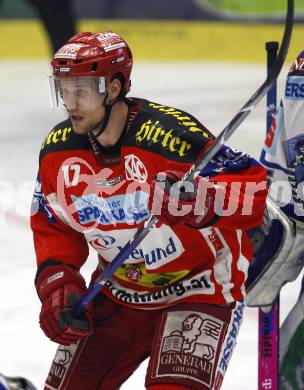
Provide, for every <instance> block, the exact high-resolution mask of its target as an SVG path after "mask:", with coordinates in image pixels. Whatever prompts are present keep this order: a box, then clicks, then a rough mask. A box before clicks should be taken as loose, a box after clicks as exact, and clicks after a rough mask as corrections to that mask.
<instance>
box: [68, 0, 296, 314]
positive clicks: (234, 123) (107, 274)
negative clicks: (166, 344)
mask: <svg viewBox="0 0 304 390" xmlns="http://www.w3.org/2000/svg"><path fill="white" fill-rule="evenodd" d="M287 4H288V6H287V16H286V24H285V31H284V35H283V39H282V44H281V48H280V52H279V54H278V59H277V62H276V66H275V67H274V69H273V71H272V72H271V74H270V75H269V76H268V77H267V78H266V80H265V81H264V83H263V84H262V85H261V86H260V87H259V88H258V89H257V91H256V92H255V93H254V94H253V95H252V96H251V98H250V99H249V100H248V101H247V103H246V104H245V105H244V106H243V107H242V108H241V109H240V111H239V112H238V113H237V114H236V115H235V116H234V117H233V119H232V120H231V121H230V122H229V123H228V125H227V126H226V127H225V128H224V129H223V130H222V131H221V133H220V134H219V136H218V137H217V138H216V140H215V141H214V142H213V144H212V145H211V146H210V147H209V148H208V149H207V151H206V153H205V154H204V155H203V156H202V157H201V158H200V159H198V160H197V161H196V162H195V163H194V164H193V165H192V166H191V168H190V169H189V171H188V172H187V173H186V174H185V175H184V177H183V178H182V180H181V181H180V182H179V187H182V185H183V182H184V181H186V180H188V181H193V178H194V176H195V174H196V173H197V172H200V171H201V170H202V169H203V168H204V167H205V166H206V165H207V164H208V162H209V161H210V160H211V159H212V157H213V156H214V155H215V154H216V153H217V152H218V151H219V150H220V148H221V147H222V146H223V145H224V143H225V142H226V141H227V140H228V138H230V137H231V135H232V134H233V133H234V131H235V130H236V129H237V128H238V127H239V126H240V124H241V123H242V122H243V121H244V120H245V119H246V118H247V116H248V115H249V114H250V113H251V112H252V111H253V109H254V108H255V107H256V105H257V104H258V103H259V102H260V100H261V99H262V98H263V97H264V96H265V95H266V93H267V91H268V89H269V88H270V87H271V85H272V84H273V82H274V81H275V80H276V79H277V77H278V75H279V73H280V71H281V69H282V66H283V63H284V61H285V58H286V55H287V51H288V47H289V42H290V38H291V33H292V27H293V14H294V0H287ZM156 222H157V217H156V216H151V217H150V219H149V220H148V221H146V223H145V225H144V227H142V228H141V229H139V230H138V231H137V233H136V234H135V236H134V237H133V239H132V240H131V241H129V242H128V243H127V244H126V245H125V246H124V247H123V248H122V249H121V251H120V253H119V254H118V255H117V256H116V257H115V258H114V259H113V260H112V262H111V263H110V265H109V266H108V267H107V268H106V269H105V270H104V271H103V272H102V274H101V275H100V276H99V278H98V279H97V280H96V282H95V284H94V285H93V286H91V287H90V288H89V289H88V291H87V292H86V294H85V295H84V296H83V297H82V298H81V299H80V300H79V301H78V302H77V303H76V305H75V310H76V312H81V311H82V310H83V308H84V307H85V305H86V304H88V303H89V302H90V301H91V300H92V299H93V298H94V296H95V295H96V294H97V293H98V292H99V291H100V289H101V288H102V287H103V286H104V285H105V284H106V282H107V280H108V279H110V278H111V277H112V276H113V274H114V273H115V271H116V270H117V269H118V268H119V267H120V266H121V265H122V264H123V263H124V262H125V260H126V259H127V258H128V257H129V256H130V255H131V254H132V252H133V251H134V249H135V248H136V247H137V246H138V245H139V244H140V243H141V241H142V240H143V239H144V238H145V237H146V236H147V234H148V233H149V232H150V231H151V229H153V227H154V226H155V223H156Z"/></svg>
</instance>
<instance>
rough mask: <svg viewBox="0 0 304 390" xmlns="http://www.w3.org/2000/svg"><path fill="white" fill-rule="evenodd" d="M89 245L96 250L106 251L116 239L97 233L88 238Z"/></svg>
mask: <svg viewBox="0 0 304 390" xmlns="http://www.w3.org/2000/svg"><path fill="white" fill-rule="evenodd" d="M90 244H91V245H92V246H93V247H94V248H95V249H97V250H99V249H100V250H106V249H110V248H113V247H114V245H115V244H116V239H115V238H114V237H112V236H106V235H102V234H101V233H97V234H95V235H92V236H90Z"/></svg>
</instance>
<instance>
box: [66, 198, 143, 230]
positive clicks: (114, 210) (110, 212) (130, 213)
mask: <svg viewBox="0 0 304 390" xmlns="http://www.w3.org/2000/svg"><path fill="white" fill-rule="evenodd" d="M147 199H148V194H147V193H146V192H143V191H136V192H134V193H131V194H126V195H116V196H111V197H108V198H100V197H99V196H97V195H96V194H89V195H84V196H80V197H76V196H72V200H73V203H74V205H75V207H76V210H77V212H78V217H79V222H80V223H81V224H86V223H90V222H98V223H99V224H101V225H110V224H114V225H115V224H117V223H128V224H136V223H140V222H141V221H143V220H145V219H148V218H149V216H150V212H149V210H148V209H147Z"/></svg>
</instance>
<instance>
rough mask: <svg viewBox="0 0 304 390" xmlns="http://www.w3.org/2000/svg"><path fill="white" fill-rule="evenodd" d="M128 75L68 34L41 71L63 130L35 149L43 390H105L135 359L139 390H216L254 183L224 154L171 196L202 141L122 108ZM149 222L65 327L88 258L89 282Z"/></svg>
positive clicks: (239, 307)
mask: <svg viewBox="0 0 304 390" xmlns="http://www.w3.org/2000/svg"><path fill="white" fill-rule="evenodd" d="M131 68H132V54H131V51H130V48H129V47H128V45H127V43H126V42H125V41H124V40H123V39H122V38H121V37H119V36H118V35H116V34H115V33H112V32H103V33H97V34H92V33H82V34H78V35H76V36H74V37H73V38H71V39H70V40H69V41H68V42H67V43H66V44H65V45H64V46H63V47H62V48H61V49H60V50H59V51H58V52H57V53H56V54H55V56H54V59H53V61H52V69H53V74H52V76H51V78H50V85H51V90H52V97H53V104H54V105H55V106H59V105H60V104H62V105H63V106H64V107H65V108H66V110H67V113H68V119H67V120H66V121H64V122H62V123H59V124H58V125H56V126H55V127H54V128H53V130H52V131H51V132H50V133H49V134H48V135H47V136H46V138H45V140H44V141H43V143H42V147H41V152H40V164H39V174H38V178H37V185H36V189H35V193H34V200H33V215H32V219H31V226H32V229H33V234H34V245H35V251H36V257H37V264H38V270H37V275H36V279H35V284H36V288H37V292H38V295H39V298H40V300H41V303H42V306H41V313H40V325H41V328H42V329H43V331H44V332H45V334H46V335H47V336H48V337H49V338H50V339H51V340H53V341H55V342H57V343H59V344H61V345H60V346H59V348H58V351H57V354H56V356H55V358H54V361H53V364H52V367H51V369H50V372H49V375H48V377H47V381H46V385H45V388H46V389H71V390H83V389H86V390H90V389H92V390H93V389H106V390H112V389H113V390H114V389H117V388H119V387H120V385H121V384H122V383H123V382H124V381H125V380H126V379H127V378H128V377H129V376H130V375H131V374H132V372H133V371H134V370H135V369H136V368H137V367H138V365H139V364H140V363H141V362H142V361H143V360H144V359H145V358H146V357H148V356H149V357H150V361H149V366H148V371H147V376H146V381H145V386H146V388H148V389H150V390H152V389H154V390H155V389H160V390H165V389H219V388H220V386H221V384H222V381H223V377H224V374H225V371H226V369H227V365H228V362H229V359H230V357H231V354H232V351H233V348H234V345H235V342H236V337H237V333H238V330H239V327H240V324H241V322H242V311H243V306H244V303H243V299H244V296H245V292H244V283H245V280H246V276H247V269H248V265H249V263H250V261H251V258H252V248H251V242H250V239H249V238H248V236H247V234H246V229H248V228H250V227H253V226H257V225H259V224H261V220H262V217H263V214H264V208H265V199H266V193H267V189H266V183H265V170H264V168H262V167H261V165H260V164H259V163H257V162H256V161H255V160H253V159H252V158H251V157H250V156H248V155H246V154H244V153H241V152H239V151H236V150H232V149H231V148H228V147H226V146H224V147H222V149H221V150H220V152H219V153H218V154H217V155H216V156H215V157H214V158H213V159H212V160H211V161H210V162H209V163H208V165H207V166H206V167H205V168H204V169H203V171H202V172H201V173H200V175H198V176H197V177H196V179H195V182H194V183H185V186H184V187H183V189H184V191H179V193H178V191H176V188H177V187H176V185H175V183H176V182H177V181H178V180H179V179H180V178H181V177H182V175H183V174H184V173H185V172H186V171H187V170H188V169H189V168H190V167H191V165H192V164H193V162H194V161H195V160H196V159H197V158H198V156H201V155H202V154H203V153H204V151H205V150H206V147H207V146H209V145H210V143H212V142H213V140H214V137H213V135H212V134H211V133H210V132H209V131H208V130H207V129H206V128H205V127H204V126H203V125H202V124H201V123H199V122H198V121H197V120H196V119H195V118H194V117H193V116H192V115H190V114H188V113H186V112H184V111H182V110H178V109H175V108H172V107H168V106H166V105H163V104H159V103H154V102H150V101H148V100H144V99H138V98H128V97H126V94H127V93H128V92H129V89H130V73H131ZM174 190H175V191H174ZM151 213H153V214H156V215H157V217H158V222H157V225H156V226H155V228H154V229H152V231H151V232H150V233H149V234H148V236H147V237H146V238H145V239H144V240H143V241H142V243H141V244H140V245H139V246H138V247H137V248H136V249H135V250H134V251H133V252H132V254H131V255H130V256H129V258H128V259H127V260H126V262H125V264H123V265H122V266H121V267H119V268H118V269H117V270H116V272H115V274H114V276H113V277H112V278H111V280H108V282H107V284H106V286H105V287H104V288H103V289H102V291H101V292H100V293H99V294H98V295H97V296H96V297H95V298H94V299H93V302H92V303H90V304H88V305H87V306H86V309H85V310H84V312H83V313H82V315H80V316H79V315H76V314H75V312H74V311H73V305H74V304H75V302H76V301H77V300H78V299H79V298H80V297H81V296H82V295H83V294H84V292H85V291H86V284H85V281H84V279H83V277H82V276H81V274H80V268H81V266H82V265H83V264H84V263H85V261H86V259H87V256H88V245H91V246H92V247H93V248H94V249H95V250H96V252H97V253H98V258H99V264H98V269H97V270H96V272H95V273H94V274H93V275H92V281H94V280H95V279H96V278H97V276H98V275H99V273H100V272H101V271H102V270H103V269H104V268H105V267H107V265H108V264H109V263H110V262H111V261H112V260H113V258H114V257H115V256H116V255H117V254H118V253H119V251H120V250H121V248H122V247H124V245H125V244H126V243H127V242H128V241H129V240H130V239H131V238H132V237H133V236H134V234H135V233H136V232H137V231H138V229H139V228H140V227H142V226H143V224H144V222H145V221H146V220H147V219H148V218H149V217H150V215H151ZM151 309H152V310H151Z"/></svg>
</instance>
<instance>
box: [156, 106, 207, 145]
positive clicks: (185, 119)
mask: <svg viewBox="0 0 304 390" xmlns="http://www.w3.org/2000/svg"><path fill="white" fill-rule="evenodd" d="M149 106H150V107H153V108H155V109H157V110H158V111H160V112H162V113H164V114H165V115H170V116H173V117H174V118H176V119H177V121H178V122H179V123H180V124H181V125H183V126H185V127H187V128H188V130H189V131H191V132H192V133H201V135H202V136H203V138H206V140H211V139H213V137H212V136H211V134H210V133H208V131H207V130H206V129H205V128H204V127H203V126H202V125H201V124H200V123H197V122H195V121H193V118H191V117H190V116H188V115H187V114H186V113H184V112H182V111H178V110H176V109H175V108H172V107H168V106H164V105H163V104H156V103H149Z"/></svg>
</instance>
